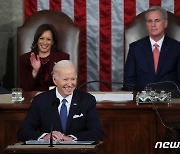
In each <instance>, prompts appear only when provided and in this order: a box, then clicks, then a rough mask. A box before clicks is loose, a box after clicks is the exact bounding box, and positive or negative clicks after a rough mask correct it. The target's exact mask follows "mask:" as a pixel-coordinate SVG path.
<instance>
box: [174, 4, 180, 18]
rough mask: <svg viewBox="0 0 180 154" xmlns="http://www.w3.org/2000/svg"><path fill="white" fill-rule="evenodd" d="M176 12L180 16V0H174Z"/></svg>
mask: <svg viewBox="0 0 180 154" xmlns="http://www.w3.org/2000/svg"><path fill="white" fill-rule="evenodd" d="M174 13H175V14H176V15H177V16H178V17H180V0H174Z"/></svg>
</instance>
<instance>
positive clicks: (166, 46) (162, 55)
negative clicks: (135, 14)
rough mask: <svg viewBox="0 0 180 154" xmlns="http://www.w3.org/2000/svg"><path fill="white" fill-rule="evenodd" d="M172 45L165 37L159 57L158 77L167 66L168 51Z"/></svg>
mask: <svg viewBox="0 0 180 154" xmlns="http://www.w3.org/2000/svg"><path fill="white" fill-rule="evenodd" d="M169 46H170V43H169V41H168V38H167V37H166V36H165V37H164V41H163V44H162V47H161V52H160V57H159V63H158V69H157V77H158V76H159V75H160V73H161V70H162V69H163V67H164V66H165V63H166V61H167V58H168V53H169V52H168V51H169Z"/></svg>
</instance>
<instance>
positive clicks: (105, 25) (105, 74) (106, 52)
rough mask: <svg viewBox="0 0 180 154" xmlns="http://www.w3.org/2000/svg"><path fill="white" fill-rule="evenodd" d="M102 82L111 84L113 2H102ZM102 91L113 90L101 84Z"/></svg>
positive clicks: (103, 0)
mask: <svg viewBox="0 0 180 154" xmlns="http://www.w3.org/2000/svg"><path fill="white" fill-rule="evenodd" d="M99 8H100V10H99V11H100V19H99V21H100V43H99V46H100V62H99V63H100V72H99V73H100V80H103V81H109V82H111V81H112V79H111V57H112V56H111V1H109V0H100V1H99ZM100 90H104V91H106V90H111V85H109V84H107V85H105V84H103V83H100Z"/></svg>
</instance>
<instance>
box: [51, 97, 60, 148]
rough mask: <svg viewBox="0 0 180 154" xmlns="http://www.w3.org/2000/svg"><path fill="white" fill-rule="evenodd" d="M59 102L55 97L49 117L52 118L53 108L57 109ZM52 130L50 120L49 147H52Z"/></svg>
mask: <svg viewBox="0 0 180 154" xmlns="http://www.w3.org/2000/svg"><path fill="white" fill-rule="evenodd" d="M59 104H60V101H59V99H58V98H55V99H54V100H53V102H52V107H53V108H52V110H51V119H53V118H52V113H53V109H55V110H57V109H58V106H59ZM52 132H53V120H52V123H51V132H50V144H49V147H54V146H53V137H52Z"/></svg>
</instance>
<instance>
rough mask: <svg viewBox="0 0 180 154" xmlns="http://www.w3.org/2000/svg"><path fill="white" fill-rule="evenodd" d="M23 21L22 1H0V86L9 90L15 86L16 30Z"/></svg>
mask: <svg viewBox="0 0 180 154" xmlns="http://www.w3.org/2000/svg"><path fill="white" fill-rule="evenodd" d="M23 21H24V16H23V0H0V81H1V83H0V84H1V86H3V87H5V88H7V89H9V90H10V89H11V88H12V87H15V86H16V84H15V83H16V74H17V71H16V68H17V65H16V62H17V57H16V53H17V49H16V30H17V27H18V26H21V25H22V24H23Z"/></svg>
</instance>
